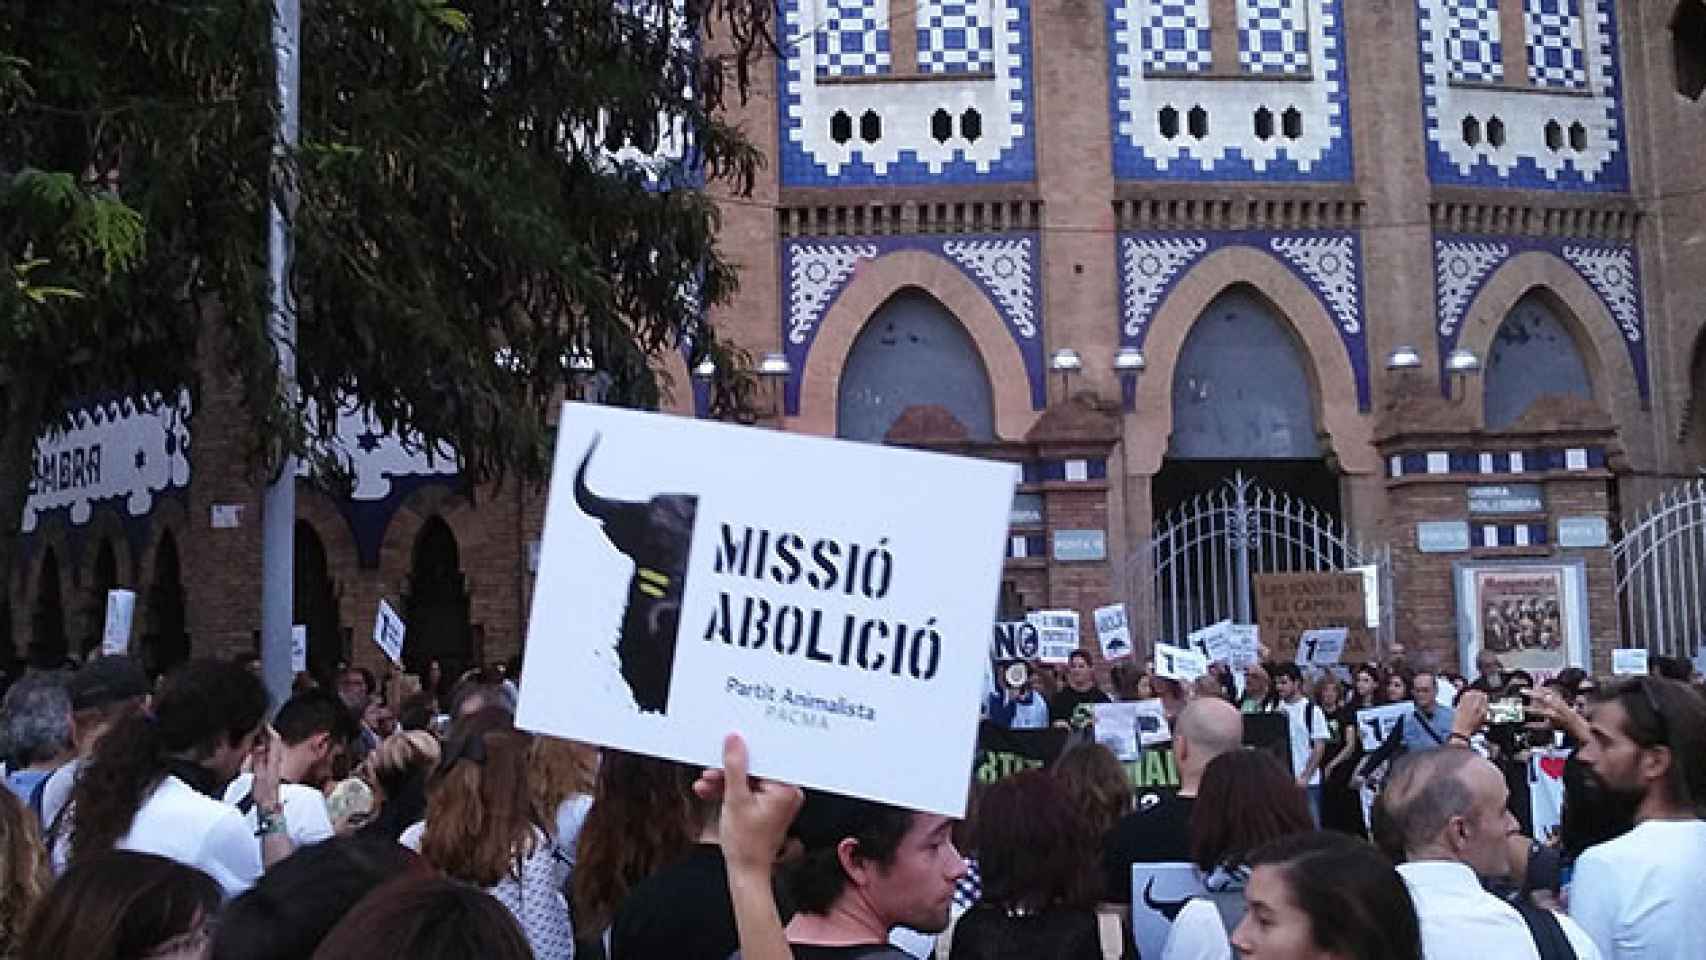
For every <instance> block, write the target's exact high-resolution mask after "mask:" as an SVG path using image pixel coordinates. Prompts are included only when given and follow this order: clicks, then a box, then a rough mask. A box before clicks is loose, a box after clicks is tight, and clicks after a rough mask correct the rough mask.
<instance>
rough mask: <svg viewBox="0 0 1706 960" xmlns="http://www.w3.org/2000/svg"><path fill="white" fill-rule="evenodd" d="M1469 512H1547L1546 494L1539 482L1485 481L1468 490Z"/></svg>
mask: <svg viewBox="0 0 1706 960" xmlns="http://www.w3.org/2000/svg"><path fill="white" fill-rule="evenodd" d="M1468 497H1469V512H1470V513H1472V514H1490V513H1545V512H1546V495H1545V493H1544V492H1543V491H1542V490H1541V489H1540V484H1538V483H1485V484H1478V485H1476V486H1473V487H1470V488H1469V490H1468Z"/></svg>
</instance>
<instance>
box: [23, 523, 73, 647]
mask: <svg viewBox="0 0 1706 960" xmlns="http://www.w3.org/2000/svg"><path fill="white" fill-rule="evenodd" d="M65 654H66V645H65V602H64V599H63V595H62V593H61V591H60V587H59V555H58V554H57V553H55V552H54V549H53V548H52V547H48V548H47V550H46V551H45V552H44V553H43V554H42V558H41V576H40V578H39V579H38V581H37V583H36V602H35V608H34V610H33V611H32V612H31V615H30V655H29V660H30V663H31V665H33V666H37V667H41V668H43V669H46V670H51V669H56V668H57V667H59V666H60V665H61V664H62V663H64V662H65Z"/></svg>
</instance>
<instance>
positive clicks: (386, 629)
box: [373, 600, 408, 664]
mask: <svg viewBox="0 0 1706 960" xmlns="http://www.w3.org/2000/svg"><path fill="white" fill-rule="evenodd" d="M407 631H408V628H407V627H406V626H405V625H404V623H403V618H402V617H399V616H397V611H395V610H393V609H391V604H390V603H388V602H387V601H385V600H380V601H379V613H378V615H377V616H375V617H374V618H373V642H374V643H376V644H378V645H379V649H381V650H383V651H385V656H387V657H389V658H391V662H392V663H395V664H401V663H402V662H403V636H404V634H405V633H406V632H407Z"/></svg>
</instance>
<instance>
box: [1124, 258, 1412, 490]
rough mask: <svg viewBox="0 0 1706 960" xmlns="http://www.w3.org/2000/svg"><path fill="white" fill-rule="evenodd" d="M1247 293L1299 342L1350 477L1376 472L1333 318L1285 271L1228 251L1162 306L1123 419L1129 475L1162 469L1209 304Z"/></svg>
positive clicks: (1321, 420)
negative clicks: (1132, 408)
mask: <svg viewBox="0 0 1706 960" xmlns="http://www.w3.org/2000/svg"><path fill="white" fill-rule="evenodd" d="M1238 286H1247V287H1250V288H1252V289H1254V290H1255V292H1256V293H1257V294H1258V295H1259V296H1260V297H1261V298H1262V299H1264V300H1266V301H1267V303H1268V305H1269V306H1271V307H1272V308H1273V310H1274V313H1275V314H1276V315H1277V317H1278V318H1279V319H1280V320H1281V321H1282V322H1283V323H1284V324H1286V325H1287V327H1288V328H1289V329H1290V330H1291V331H1292V332H1293V333H1294V334H1296V336H1297V341H1298V347H1299V349H1300V352H1301V353H1302V355H1303V359H1304V371H1305V373H1306V374H1307V375H1308V377H1309V387H1310V395H1311V400H1312V401H1313V403H1314V406H1315V417H1316V420H1315V422H1316V424H1317V426H1318V428H1319V429H1320V430H1321V431H1322V432H1323V433H1325V434H1326V435H1327V436H1328V437H1329V438H1331V446H1332V454H1333V455H1334V456H1335V457H1336V458H1337V459H1338V461H1339V465H1340V467H1341V469H1342V470H1343V471H1344V472H1345V473H1350V474H1372V473H1375V472H1377V471H1378V470H1379V456H1378V455H1377V454H1376V453H1375V450H1374V446H1373V443H1372V440H1373V436H1372V434H1373V427H1372V424H1371V422H1370V418H1368V417H1366V416H1363V415H1362V414H1361V413H1359V412H1358V408H1357V380H1356V371H1355V370H1354V369H1353V368H1352V367H1351V361H1350V358H1349V357H1348V356H1347V355H1346V353H1345V345H1344V341H1343V340H1342V339H1340V337H1339V330H1338V327H1337V325H1335V324H1334V322H1333V318H1332V317H1331V316H1330V315H1328V313H1327V310H1326V308H1325V307H1324V306H1323V305H1322V303H1321V300H1320V298H1318V297H1317V296H1316V295H1315V294H1314V292H1313V291H1311V290H1310V289H1309V287H1308V286H1307V285H1305V284H1304V283H1303V281H1302V280H1299V279H1298V278H1297V275H1296V274H1295V273H1293V272H1292V271H1291V270H1290V269H1289V268H1288V267H1286V266H1285V264H1283V263H1281V262H1280V261H1279V260H1278V259H1276V258H1275V257H1273V256H1272V255H1270V254H1268V253H1265V252H1263V251H1261V250H1258V249H1256V248H1255V247H1246V246H1237V247H1223V248H1221V249H1219V250H1216V251H1215V252H1214V253H1211V254H1209V255H1208V256H1206V257H1204V258H1203V259H1202V261H1201V262H1199V263H1198V264H1197V265H1196V266H1194V267H1193V268H1192V269H1191V271H1190V272H1189V273H1187V274H1186V275H1185V276H1184V277H1183V278H1182V279H1180V280H1179V282H1178V284H1177V285H1175V286H1174V287H1173V289H1172V291H1171V292H1170V293H1169V294H1168V295H1167V298H1166V299H1165V300H1163V301H1162V303H1161V305H1160V307H1159V309H1157V310H1156V312H1155V319H1154V321H1153V322H1152V323H1151V325H1150V329H1149V334H1148V336H1147V337H1146V338H1145V340H1144V345H1143V350H1144V354H1145V356H1146V359H1147V360H1148V371H1147V372H1146V373H1145V374H1144V375H1143V377H1142V378H1141V379H1140V380H1139V381H1138V384H1137V410H1138V415H1137V416H1135V417H1127V418H1126V421H1125V422H1126V443H1127V450H1128V451H1129V454H1128V456H1129V457H1130V472H1132V473H1135V474H1147V475H1153V474H1154V473H1156V472H1157V471H1159V470H1160V469H1161V460H1162V458H1163V457H1165V456H1166V452H1167V444H1168V440H1169V438H1170V437H1171V436H1172V433H1173V373H1174V370H1175V368H1176V367H1177V364H1178V362H1179V357H1180V354H1181V353H1182V351H1183V350H1184V346H1185V338H1186V337H1188V336H1189V335H1190V332H1191V329H1192V327H1194V326H1195V325H1196V323H1197V321H1198V320H1199V319H1201V318H1202V316H1203V314H1204V313H1206V312H1207V310H1208V308H1209V306H1210V304H1212V303H1214V301H1215V300H1216V299H1218V298H1219V297H1220V295H1221V294H1223V293H1225V292H1227V291H1228V290H1230V289H1232V288H1234V287H1238Z"/></svg>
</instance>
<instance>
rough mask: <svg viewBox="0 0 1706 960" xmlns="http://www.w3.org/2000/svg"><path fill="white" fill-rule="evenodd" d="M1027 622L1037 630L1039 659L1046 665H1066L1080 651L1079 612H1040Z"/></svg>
mask: <svg viewBox="0 0 1706 960" xmlns="http://www.w3.org/2000/svg"><path fill="white" fill-rule="evenodd" d="M1025 622H1027V623H1029V624H1030V625H1031V626H1033V627H1035V628H1036V631H1037V639H1038V645H1039V649H1038V652H1037V658H1038V659H1039V660H1041V661H1043V662H1044V663H1065V662H1066V660H1067V658H1068V657H1070V656H1072V653H1073V651H1075V650H1077V649H1078V611H1076V610H1038V611H1035V612H1033V613H1030V614H1027V615H1026V616H1025Z"/></svg>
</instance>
